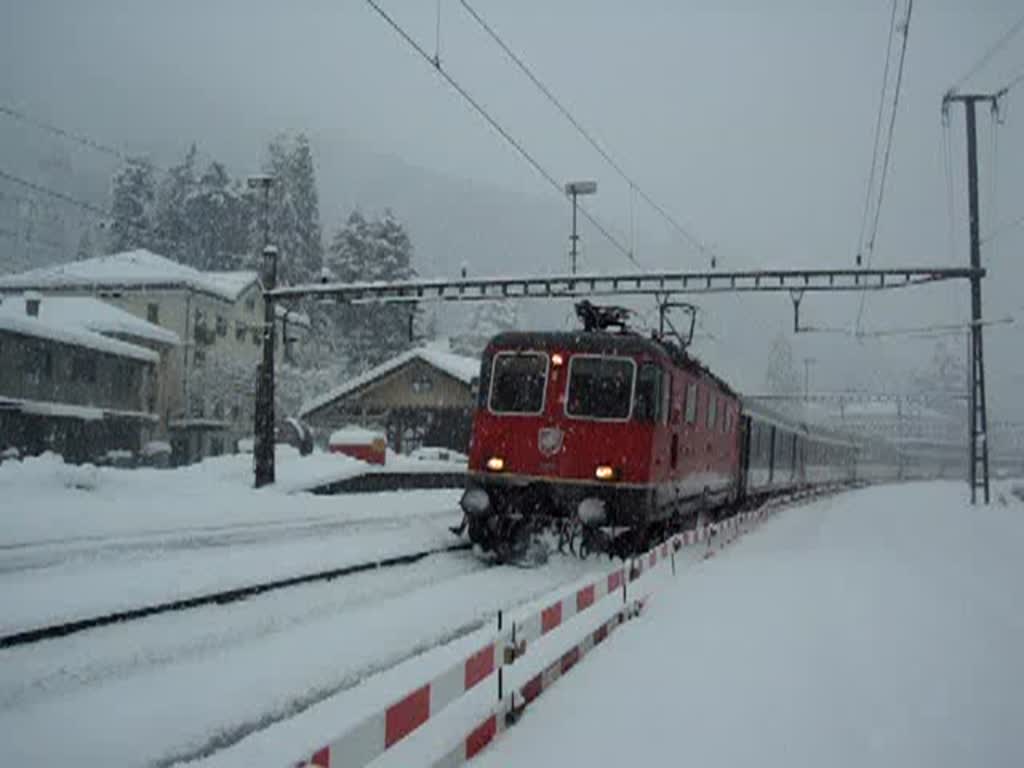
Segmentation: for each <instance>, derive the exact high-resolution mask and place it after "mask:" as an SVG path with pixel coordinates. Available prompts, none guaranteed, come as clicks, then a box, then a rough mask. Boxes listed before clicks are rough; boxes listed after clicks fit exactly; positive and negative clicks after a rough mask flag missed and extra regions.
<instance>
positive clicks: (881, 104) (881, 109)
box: [857, 0, 899, 259]
mask: <svg viewBox="0 0 1024 768" xmlns="http://www.w3.org/2000/svg"><path fill="white" fill-rule="evenodd" d="M898 3H899V0H892V13H891V14H890V16H889V39H888V42H887V43H886V46H885V67H884V68H883V69H882V87H881V88H880V89H879V94H878V115H877V117H876V118H875V140H874V142H873V146H872V148H871V170H870V171H869V173H868V186H867V189H865V190H864V213H863V215H862V216H861V221H860V235H859V236H858V238H857V258H858V259H859V258H860V257H861V255H862V252H863V250H864V235H865V233H866V231H867V228H868V215H869V213H870V211H871V193H872V192H873V191H874V188H875V172H876V171H877V170H878V144H879V141H880V140H881V138H882V118H883V117H884V116H885V94H886V92H887V91H888V90H889V64H890V62H891V60H892V38H893V34H894V33H895V32H896V8H897V5H898Z"/></svg>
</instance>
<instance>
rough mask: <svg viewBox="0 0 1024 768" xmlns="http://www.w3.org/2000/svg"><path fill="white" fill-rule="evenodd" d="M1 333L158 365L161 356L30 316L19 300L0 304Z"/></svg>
mask: <svg viewBox="0 0 1024 768" xmlns="http://www.w3.org/2000/svg"><path fill="white" fill-rule="evenodd" d="M44 303H45V300H44ZM40 311H41V310H40ZM0 331H8V332H10V333H17V334H20V335H22V336H33V337H35V338H39V339H48V340H50V341H56V342H60V343H62V344H70V345H72V346H77V347H85V348H87V349H92V350H95V351H97V352H106V353H107V354H111V355H117V356H119V357H130V358H133V359H135V360H141V361H143V362H146V363H156V362H158V361H159V360H160V355H158V354H157V353H156V352H153V351H152V350H149V349H146V348H145V347H140V346H137V345H135V344H129V343H128V342H126V341H119V340H118V339H111V338H109V337H107V336H104V335H102V334H100V333H96V332H95V331H91V330H88V329H87V328H84V327H81V326H68V325H63V324H61V323H60V322H59V321H57V320H53V319H47V318H45V317H42V316H40V317H30V316H29V315H27V314H26V313H25V304H24V300H23V299H21V298H20V297H19V298H17V299H10V298H7V299H4V301H3V302H0Z"/></svg>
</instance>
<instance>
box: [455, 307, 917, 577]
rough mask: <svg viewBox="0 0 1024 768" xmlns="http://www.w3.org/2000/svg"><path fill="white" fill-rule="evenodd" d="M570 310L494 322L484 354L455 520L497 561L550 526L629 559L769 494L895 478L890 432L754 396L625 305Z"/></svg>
mask: <svg viewBox="0 0 1024 768" xmlns="http://www.w3.org/2000/svg"><path fill="white" fill-rule="evenodd" d="M576 310H577V314H578V315H579V317H580V319H581V320H582V321H583V328H582V330H579V331H570V332H566V331H552V332H529V331H512V332H505V333H500V334H498V335H497V336H495V337H493V338H492V339H491V340H490V342H489V343H488V345H487V347H486V349H485V350H484V353H483V356H482V360H481V368H480V378H479V386H478V394H477V398H478V400H477V404H476V408H475V409H474V415H473V423H472V433H471V438H470V448H469V462H468V474H467V482H466V487H465V489H464V492H463V494H462V497H461V500H460V506H461V508H462V511H463V513H464V517H463V523H462V525H461V526H460V527H459V529H458V530H459V532H463V531H468V536H469V539H470V541H471V542H472V543H473V544H474V545H476V546H478V547H479V548H481V549H482V550H483V551H485V552H488V553H492V554H493V555H495V556H496V557H497V558H498V559H500V560H503V561H518V560H523V559H528V558H529V557H531V555H530V551H531V549H534V548H535V547H534V545H535V543H536V542H537V541H538V540H540V539H541V538H542V537H544V536H546V537H547V539H548V542H549V543H550V542H551V541H552V540H553V541H554V542H555V545H556V546H558V547H560V548H564V547H565V546H568V547H569V548H570V549H571V550H572V551H574V552H576V553H577V554H579V555H582V556H587V555H588V554H590V553H592V552H606V553H608V554H609V555H612V556H622V557H625V556H628V555H630V554H632V553H635V552H639V551H642V550H643V549H645V548H647V547H648V546H650V545H651V544H653V543H655V542H656V541H658V540H660V539H662V538H663V537H664V536H666V535H667V534H668V533H669V532H670V531H672V530H680V529H685V528H686V527H687V526H690V527H692V526H694V525H696V524H697V523H698V521H700V520H702V519H703V520H708V519H712V520H713V519H719V518H721V517H723V516H727V515H729V514H732V513H735V511H738V510H739V509H740V508H742V507H743V506H744V505H749V504H755V503H759V502H760V501H762V500H764V499H765V498H766V497H768V496H772V495H777V494H782V493H786V492H792V491H794V490H797V489H808V488H822V487H836V486H842V485H848V484H852V483H857V482H869V481H870V482H877V481H879V480H885V479H896V477H895V474H894V468H895V467H896V466H897V464H898V462H897V461H896V460H895V459H894V457H893V455H892V453H891V452H892V447H891V446H889V445H888V444H885V443H878V442H875V443H867V442H865V441H862V440H856V439H854V438H852V437H850V436H847V435H844V434H842V433H839V432H837V431H835V430H831V429H826V428H820V427H814V426H810V425H808V424H805V423H802V422H801V421H799V420H797V419H794V418H792V417H790V416H787V415H784V414H782V413H779V412H776V411H773V410H771V409H768V408H766V407H763V406H762V405H760V404H758V403H756V402H753V401H748V400H745V399H744V398H743V397H741V396H740V395H739V394H738V393H737V392H736V391H734V390H733V389H732V388H731V387H730V386H729V385H728V384H727V383H726V382H725V381H724V380H723V379H722V378H720V377H719V376H717V375H715V374H714V373H713V372H712V371H711V370H709V369H708V368H707V367H706V366H704V365H703V364H702V363H701V362H700V361H699V360H698V359H697V358H695V357H694V356H692V355H690V354H689V353H688V352H687V349H686V346H685V344H683V343H680V342H679V341H678V340H676V339H674V338H672V337H669V336H667V335H665V334H663V333H651V334H650V335H649V336H647V335H643V334H641V333H639V332H636V331H634V330H632V329H631V328H630V327H629V325H628V323H627V318H628V314H629V313H628V310H624V309H622V308H619V307H597V306H595V305H592V304H590V303H589V302H580V303H579V304H577V306H576ZM545 546H547V545H545Z"/></svg>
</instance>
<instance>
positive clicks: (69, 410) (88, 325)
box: [0, 292, 179, 461]
mask: <svg viewBox="0 0 1024 768" xmlns="http://www.w3.org/2000/svg"><path fill="white" fill-rule="evenodd" d="M178 345H179V338H178V336H177V334H175V333H173V332H172V331H168V330H167V329H164V328H160V327H159V326H156V325H153V324H151V323H148V322H146V321H144V320H139V319H138V318H136V317H134V316H133V315H131V314H130V313H128V312H124V311H123V310H120V309H117V308H116V307H113V306H111V305H109V304H106V303H104V302H102V301H99V300H97V299H92V298H84V297H68V298H56V297H44V296H42V295H41V294H38V293H33V292H28V293H25V294H23V295H17V296H5V297H3V298H2V299H0V361H2V365H0V452H8V453H10V452H14V453H16V454H18V455H26V454H39V453H42V452H44V451H53V452H55V453H59V454H61V455H62V456H64V458H65V459H67V460H68V461H98V460H102V459H104V457H107V456H108V455H110V454H112V453H118V454H126V453H132V454H135V453H138V452H141V451H143V449H144V448H145V447H146V445H147V444H148V443H150V441H151V440H152V439H153V438H154V437H156V436H157V435H158V433H159V429H160V413H159V410H158V403H159V401H160V394H161V393H160V387H161V384H160V376H159V373H158V372H159V369H160V367H161V365H162V364H163V361H165V360H166V358H167V357H168V356H169V355H170V354H172V352H173V350H174V349H176V348H177V347H178Z"/></svg>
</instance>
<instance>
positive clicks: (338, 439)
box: [330, 425, 384, 445]
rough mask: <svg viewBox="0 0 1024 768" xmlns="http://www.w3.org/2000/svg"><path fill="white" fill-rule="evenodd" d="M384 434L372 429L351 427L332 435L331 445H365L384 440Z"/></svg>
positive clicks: (338, 430)
mask: <svg viewBox="0 0 1024 768" xmlns="http://www.w3.org/2000/svg"><path fill="white" fill-rule="evenodd" d="M383 439H384V433H383V432H375V431H374V430H372V429H366V428H365V427H359V426H354V425H350V426H347V427H343V428H341V429H337V430H335V431H334V432H332V433H331V438H330V444H331V445H363V444H366V443H372V442H373V441H374V440H383Z"/></svg>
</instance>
